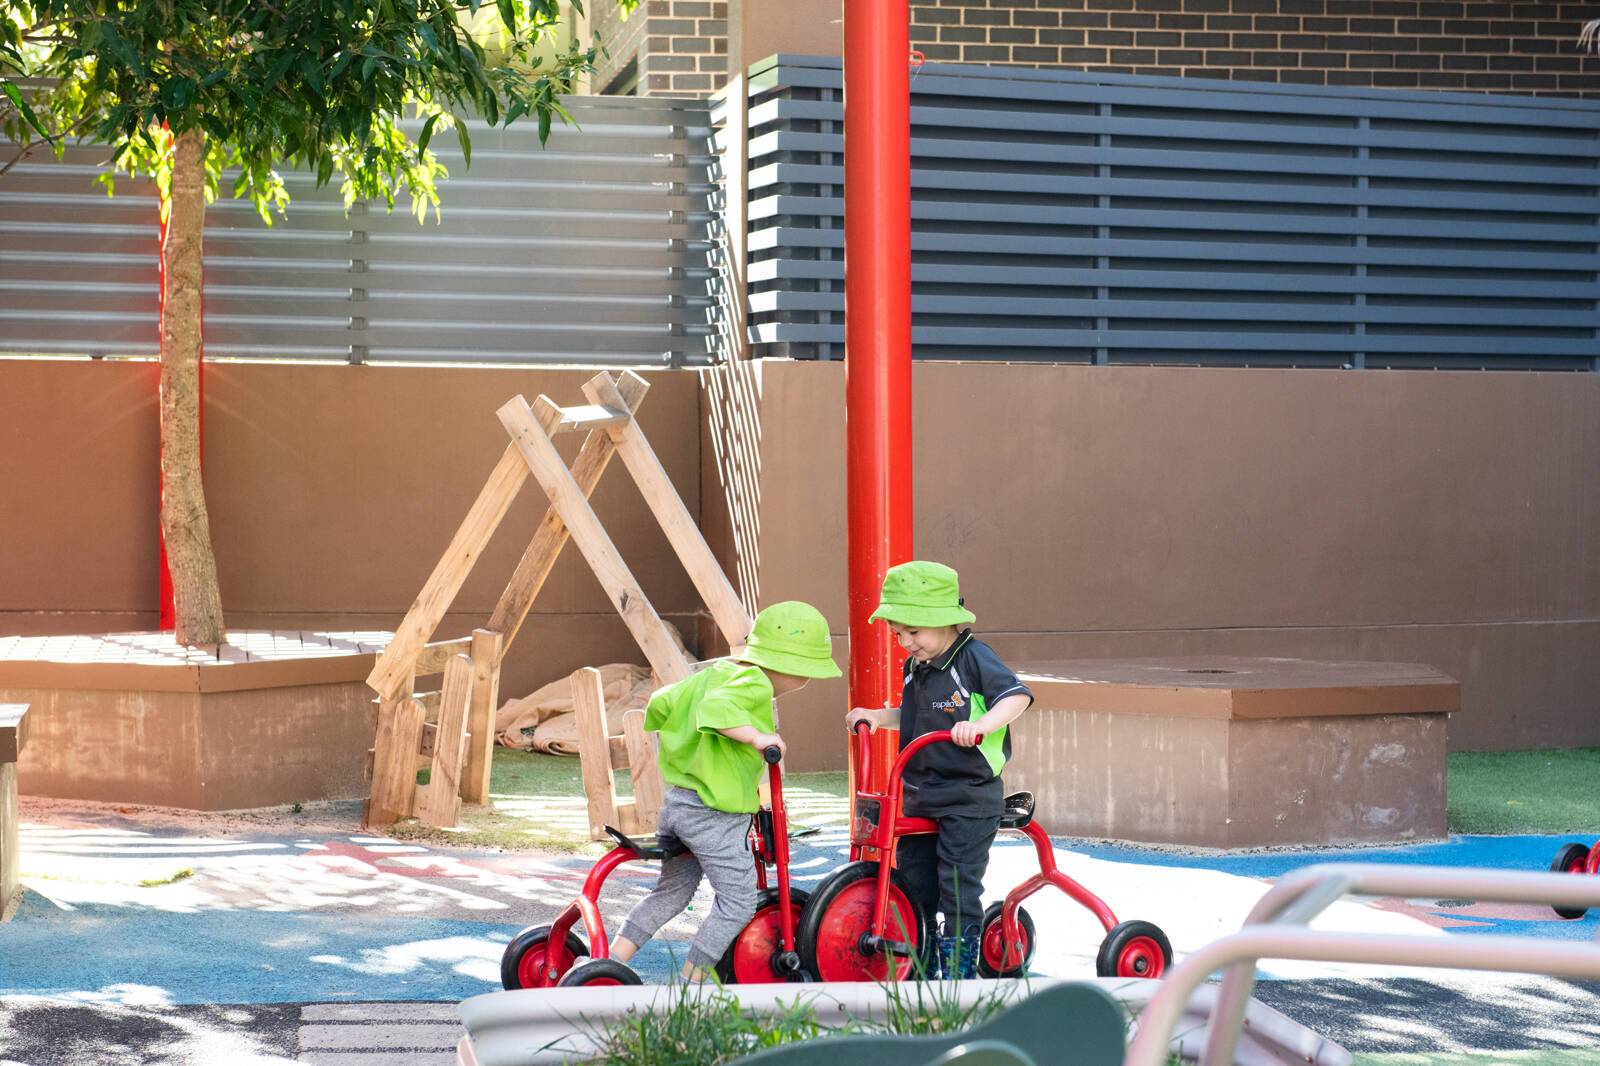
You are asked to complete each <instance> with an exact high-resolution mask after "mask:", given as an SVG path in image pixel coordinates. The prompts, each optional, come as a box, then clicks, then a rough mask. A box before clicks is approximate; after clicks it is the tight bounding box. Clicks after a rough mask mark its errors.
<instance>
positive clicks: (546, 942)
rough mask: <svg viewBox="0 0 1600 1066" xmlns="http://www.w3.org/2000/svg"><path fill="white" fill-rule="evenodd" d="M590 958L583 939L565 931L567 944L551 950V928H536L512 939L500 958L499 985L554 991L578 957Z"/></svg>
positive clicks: (541, 926) (569, 931)
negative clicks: (587, 956) (585, 956)
mask: <svg viewBox="0 0 1600 1066" xmlns="http://www.w3.org/2000/svg"><path fill="white" fill-rule="evenodd" d="M587 954H589V947H588V945H586V944H585V943H584V942H583V938H582V937H580V936H578V934H577V933H574V932H573V931H572V930H570V929H569V930H567V936H566V944H565V946H564V947H557V948H555V949H554V950H552V949H551V947H550V927H549V926H548V925H535V926H531V927H529V928H527V929H524V930H523V931H522V932H520V933H518V934H517V935H516V936H514V937H512V938H511V943H509V944H507V945H506V950H505V953H504V954H503V955H501V956H500V984H501V985H502V986H503V987H505V988H508V989H517V988H554V987H555V985H556V982H557V981H559V980H561V978H562V976H563V975H564V974H565V973H566V972H567V971H568V970H570V969H572V964H573V963H574V962H576V961H577V960H578V958H579V957H581V956H584V955H587Z"/></svg>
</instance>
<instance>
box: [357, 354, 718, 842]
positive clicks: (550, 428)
mask: <svg viewBox="0 0 1600 1066" xmlns="http://www.w3.org/2000/svg"><path fill="white" fill-rule="evenodd" d="M649 388H650V386H649V384H648V383H647V382H646V381H645V380H644V379H643V378H641V377H640V376H639V375H637V374H635V373H633V372H632V371H624V372H623V373H621V374H619V375H616V376H613V375H611V374H609V373H601V374H597V375H596V376H595V377H593V378H591V379H590V380H589V381H588V382H587V383H586V384H585V385H584V386H583V393H584V396H585V398H586V399H587V400H588V401H589V402H588V403H587V404H585V405H582V406H575V407H567V408H562V407H558V406H556V404H555V403H553V402H552V401H551V400H549V399H548V398H547V397H544V396H540V397H539V398H538V399H536V400H535V401H534V402H533V403H532V404H531V405H530V404H529V403H528V402H527V401H526V400H525V399H523V398H522V397H521V396H516V397H513V398H512V399H511V400H510V401H509V402H507V403H506V404H505V405H504V406H502V407H501V408H500V410H499V411H498V412H496V414H497V415H498V417H499V419H500V423H501V424H502V425H503V426H504V427H505V429H506V432H507V433H508V434H510V436H511V443H510V444H509V445H507V447H506V450H505V453H504V454H503V455H501V457H500V461H499V462H498V463H497V464H496V465H495V468H494V470H493V472H491V473H490V475H489V479H488V481H487V482H485V484H484V486H483V489H482V491H480V492H479V493H478V498H477V499H476V500H475V501H474V502H473V504H472V507H471V508H470V509H469V510H468V511H467V516H466V518H465V519H463V520H462V522H461V526H460V528H458V529H457V530H456V534H455V536H454V537H453V538H452V539H451V541H450V545H449V547H447V548H446V549H445V552H444V555H443V556H442V557H441V558H440V559H439V563H438V565H437V566H435V567H434V569H433V573H432V574H430V575H429V577H428V580H427V582H426V583H425V584H424V585H423V587H422V591H421V593H419V594H418V596H417V598H416V601H415V602H413V603H412V605H411V608H410V610H408V611H407V612H406V616H405V619H404V620H403V621H402V622H401V623H400V627H399V629H398V630H397V631H396V632H395V635H394V639H393V640H392V641H390V642H389V645H388V647H387V648H385V649H384V652H383V654H381V655H380V656H378V660H377V663H376V664H375V665H374V667H373V669H372V673H371V674H370V675H369V676H368V677H367V684H368V685H369V686H370V687H371V688H372V689H373V690H374V691H375V692H376V693H377V694H378V727H377V738H376V741H375V745H374V749H373V761H372V791H371V796H370V798H369V799H368V801H367V806H366V810H365V812H364V814H363V817H362V823H363V824H364V825H366V826H369V827H378V826H385V825H389V824H392V823H393V822H394V821H396V820H397V819H399V818H404V817H408V816H413V815H414V816H416V817H417V818H420V819H421V820H423V821H425V822H428V823H430V824H432V825H438V826H449V825H454V824H455V823H456V821H457V819H458V817H459V815H460V805H461V803H462V801H465V802H467V803H478V804H481V803H487V802H488V800H489V769H490V755H491V752H492V750H493V745H494V715H495V709H496V707H497V705H498V699H499V679H500V664H501V662H502V661H503V660H504V658H505V654H506V650H507V649H508V648H509V647H510V645H511V642H512V640H514V639H515V638H516V635H517V631H518V630H519V629H520V628H521V626H522V623H523V620H524V619H526V618H527V615H528V611H529V609H530V608H531V607H532V606H533V601H534V600H535V599H536V598H537V597H538V595H539V590H540V589H541V588H542V587H543V585H544V582H545V579H546V578H547V577H549V575H550V570H551V568H552V567H553V566H554V565H555V561H556V558H557V556H559V555H560V554H561V549H562V547H563V546H565V544H566V542H567V539H568V538H569V537H570V538H571V539H572V540H573V541H574V542H575V543H576V544H577V546H578V550H579V552H581V553H582V555H583V557H584V559H585V561H587V562H588V564H589V566H590V568H591V569H592V570H593V571H594V574H595V577H596V578H598V579H599V581H600V585H601V587H602V588H604V589H605V592H606V595H607V597H609V598H610V600H611V602H612V604H613V605H614V606H615V607H616V608H617V612H618V613H619V614H620V615H621V616H622V620H623V622H624V623H625V624H626V625H627V627H628V631H629V632H630V633H632V634H633V637H634V639H635V640H636V641H637V642H638V644H639V647H640V648H641V649H642V650H643V651H644V654H645V658H646V660H647V661H648V662H649V663H650V667H651V669H652V670H653V671H654V673H655V675H656V677H657V678H658V679H659V680H660V681H661V682H662V683H664V684H670V683H671V682H674V681H678V680H681V679H683V678H685V677H687V676H689V674H690V672H691V670H692V663H691V662H690V660H689V657H688V656H687V655H686V654H685V653H684V651H683V647H682V645H681V644H680V643H679V642H678V641H677V640H676V639H675V638H674V636H673V634H672V631H671V630H670V628H669V627H668V626H667V624H666V623H665V622H663V621H662V620H661V616H660V615H658V614H657V613H656V610H655V608H654V607H652V606H651V605H650V601H649V599H648V598H646V596H645V594H644V592H643V590H642V589H640V587H639V583H638V581H637V580H635V579H634V576H633V574H632V572H631V571H629V569H628V565H627V563H625V562H624V561H623V559H622V556H621V555H620V554H619V553H618V552H617V548H616V545H615V544H613V543H612V541H611V537H610V536H609V535H608V534H607V533H606V530H605V527H604V526H603V525H602V524H601V522H600V519H599V518H598V517H597V516H596V515H595V512H594V508H593V507H591V506H590V504H589V496H590V494H591V493H592V492H593V491H594V488H595V485H597V484H598V483H599V481H600V475H601V474H603V473H604V472H605V469H606V465H607V464H608V463H610V461H611V457H612V455H613V454H615V455H619V456H621V457H622V462H623V465H624V466H625V467H627V469H628V473H629V474H631V475H632V476H633V480H634V482H635V483H636V484H637V485H638V486H639V491H640V493H641V494H642V495H643V497H644V500H645V503H646V504H647V505H648V506H649V508H650V511H651V513H653V514H654V515H655V517H656V521H657V522H659V523H660V524H661V528H662V531H663V532H664V533H665V534H666V536H667V540H668V542H669V543H670V544H671V545H672V547H673V550H674V551H675V552H676V553H677V555H678V558H679V559H680V560H681V561H682V562H683V565H684V568H685V569H686V570H687V571H688V574H689V579H690V581H692V582H693V584H694V586H695V589H696V590H697V591H698V592H699V593H700V597H701V599H702V600H703V601H704V602H705V604H706V607H707V608H708V609H709V611H710V613H711V617H712V620H713V621H714V622H715V623H716V626H717V628H718V630H719V631H720V632H721V633H722V636H723V639H724V640H726V641H727V642H728V644H729V646H730V647H736V646H739V645H742V644H743V643H744V642H745V640H746V639H747V638H748V637H749V635H750V617H749V615H748V614H747V613H746V612H745V609H744V606H743V604H741V603H740V602H739V597H738V595H737V594H736V593H735V592H734V590H733V586H732V585H731V584H730V583H729V582H728V578H727V575H725V574H724V573H723V572H722V568H721V567H720V566H719V565H718V564H717V561H716V558H715V557H714V556H713V555H712V554H711V549H710V548H709V547H708V546H707V544H706V542H705V538H704V537H703V536H702V535H701V533H700V529H699V527H698V526H697V525H696V524H695V521H694V518H693V516H691V515H690V514H689V511H688V508H686V507H685V506H684V504H683V500H682V499H681V498H680V497H679V496H678V493H677V490H676V489H674V488H673V486H672V481H671V479H670V478H669V477H668V476H667V472H666V470H665V469H664V468H663V467H662V465H661V461H660V460H659V459H658V458H657V457H656V453H655V451H654V450H653V449H652V448H651V447H650V442H649V441H648V440H647V439H646V438H645V435H644V431H643V430H642V429H640V428H639V424H638V422H637V421H635V419H634V415H635V413H636V412H637V411H638V409H639V405H640V403H642V402H643V400H644V397H645V393H646V392H648V391H649ZM579 431H583V432H586V434H587V435H586V436H585V438H584V441H583V445H582V447H581V448H580V449H579V450H578V455H577V458H576V459H575V460H574V462H573V464H572V466H571V467H570V468H568V466H567V465H566V463H565V462H563V461H562V459H561V456H560V454H559V453H558V452H557V451H556V446H555V443H554V441H553V440H552V439H551V438H552V437H553V436H554V435H555V434H558V433H568V432H579ZM529 474H532V475H533V478H534V480H535V481H537V482H538V484H539V486H540V488H542V489H543V490H544V493H545V495H546V496H547V497H548V498H549V500H550V506H549V508H548V510H546V511H545V515H544V518H543V520H542V521H541V522H540V523H539V526H538V528H537V529H536V530H535V532H534V535H533V539H532V540H531V541H530V542H529V544H528V548H527V550H526V551H525V552H523V555H522V559H521V561H520V562H519V563H518V564H517V568H516V571H515V572H514V573H513V574H512V576H511V580H510V581H509V582H508V583H507V585H506V587H505V591H504V592H503V593H502V594H501V596H500V601H499V603H497V604H496V605H495V609H494V612H493V613H492V614H491V615H490V617H489V621H488V623H487V625H486V626H484V627H483V628H482V629H478V630H475V631H474V632H473V634H472V636H470V637H463V638H460V639H458V640H446V641H438V642H433V643H430V641H431V640H432V637H433V634H434V630H435V629H436V628H437V627H438V625H439V622H440V620H441V619H443V618H444V615H445V612H446V611H447V610H448V609H449V607H450V605H451V603H452V602H453V601H454V599H455V597H456V594H457V593H458V592H459V591H460V590H461V586H462V583H463V582H464V581H465V580H466V578H467V575H468V574H469V573H470V572H471V571H472V567H473V565H474V564H475V563H476V562H477V560H478V556H479V555H480V554H482V552H483V549H484V547H485V546H486V545H487V544H488V543H489V538H490V537H491V536H492V535H493V534H494V531H495V529H496V528H497V527H498V526H499V524H500V521H501V519H503V518H504V517H505V514H506V511H507V510H508V509H509V508H510V506H511V501H512V500H513V499H515V498H516V495H517V493H518V492H519V491H520V490H521V488H522V485H523V483H524V482H525V481H526V480H527V478H528V475H529ZM438 674H443V675H444V684H443V688H442V689H441V690H439V691H434V692H422V693H419V692H416V691H415V689H416V684H417V679H418V678H421V677H428V676H432V675H438ZM579 698H587V694H583V695H580V697H579ZM630 739H632V741H633V742H632V744H631V745H630V744H628V743H623V742H622V738H615V740H616V741H617V742H615V743H610V744H609V745H608V750H610V751H611V752H613V753H614V754H613V756H612V757H613V760H614V765H619V766H625V765H628V760H629V748H630V747H632V748H634V749H635V751H634V762H635V764H636V765H635V771H636V772H638V771H639V770H640V769H644V770H645V771H646V772H648V773H651V774H654V772H655V770H654V765H653V752H654V744H653V742H652V743H649V744H648V745H647V748H648V751H646V750H645V748H642V747H641V746H640V744H641V742H640V739H639V738H630ZM643 761H648V762H649V763H650V765H649V766H648V767H643V768H641V767H639V766H638V765H637V763H639V762H643ZM423 767H427V768H429V770H430V775H429V783H428V784H427V785H418V784H417V772H418V770H419V769H421V768H423ZM659 791H660V790H659V788H654V789H651V788H648V787H647V788H646V789H645V790H644V795H645V797H649V796H652V795H659ZM618 814H619V817H621V820H623V821H624V822H627V823H631V825H630V828H639V827H641V825H642V823H643V822H646V821H648V822H653V820H654V812H653V811H650V812H645V811H643V810H634V809H631V808H627V807H626V806H625V805H619V806H618ZM646 814H647V815H648V817H645V818H641V817H640V815H646Z"/></svg>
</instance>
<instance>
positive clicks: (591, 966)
mask: <svg viewBox="0 0 1600 1066" xmlns="http://www.w3.org/2000/svg"><path fill="white" fill-rule="evenodd" d="M642 984H644V982H643V981H642V980H640V979H639V975H638V974H636V973H634V972H633V969H632V968H631V967H629V966H628V965H626V964H625V963H620V962H618V961H617V960H616V959H590V960H589V961H588V962H585V963H580V964H578V965H577V966H574V967H573V968H572V969H570V970H568V971H567V972H566V973H565V974H564V975H563V976H562V978H561V980H560V981H557V982H556V987H557V988H584V987H587V986H590V985H596V986H599V985H642Z"/></svg>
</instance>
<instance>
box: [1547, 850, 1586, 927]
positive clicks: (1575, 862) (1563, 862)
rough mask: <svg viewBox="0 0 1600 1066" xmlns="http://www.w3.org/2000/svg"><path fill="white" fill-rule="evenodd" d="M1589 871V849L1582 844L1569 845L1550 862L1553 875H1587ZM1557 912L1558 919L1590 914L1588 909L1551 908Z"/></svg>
mask: <svg viewBox="0 0 1600 1066" xmlns="http://www.w3.org/2000/svg"><path fill="white" fill-rule="evenodd" d="M1588 869H1589V849H1588V848H1586V847H1584V846H1583V845H1582V844H1568V845H1567V846H1566V847H1564V848H1562V849H1561V850H1560V851H1558V852H1556V857H1555V858H1553V859H1551V860H1550V872H1551V873H1553V874H1586V873H1587V872H1588ZM1550 909H1551V910H1553V911H1555V912H1556V917H1557V918H1582V917H1583V916H1584V915H1585V914H1588V913H1589V908H1588V907H1551V908H1550Z"/></svg>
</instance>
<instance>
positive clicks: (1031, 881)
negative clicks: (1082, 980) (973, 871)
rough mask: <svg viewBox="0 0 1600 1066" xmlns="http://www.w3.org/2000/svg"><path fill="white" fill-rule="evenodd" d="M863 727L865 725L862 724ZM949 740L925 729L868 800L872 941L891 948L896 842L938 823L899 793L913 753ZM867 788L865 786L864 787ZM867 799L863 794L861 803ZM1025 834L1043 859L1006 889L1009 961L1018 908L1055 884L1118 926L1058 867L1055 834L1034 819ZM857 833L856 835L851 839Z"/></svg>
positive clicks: (860, 741)
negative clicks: (874, 876)
mask: <svg viewBox="0 0 1600 1066" xmlns="http://www.w3.org/2000/svg"><path fill="white" fill-rule="evenodd" d="M860 725H861V726H864V725H865V723H860ZM949 739H950V734H949V733H948V732H946V731H944V730H940V731H938V732H934V733H926V734H924V735H922V736H920V737H917V738H916V739H915V740H913V741H912V742H911V743H910V744H907V745H906V746H905V748H904V749H903V750H902V751H901V752H900V757H899V758H898V759H896V760H895V765H894V770H893V771H892V776H891V778H890V781H889V788H888V789H887V790H886V791H885V792H884V793H882V794H869V795H867V796H866V797H865V798H868V799H873V800H877V801H878V803H879V807H878V827H877V832H876V833H874V834H873V836H872V839H871V842H870V844H866V845H864V846H867V847H872V848H875V849H877V852H878V884H877V895H876V897H875V898H874V900H873V911H872V934H871V935H872V940H871V943H873V944H876V945H880V946H886V945H888V944H890V943H891V941H889V940H887V939H886V937H887V936H888V931H889V871H890V868H891V866H892V865H893V858H894V845H895V841H896V840H897V839H898V838H899V837H902V836H912V835H915V834H918V833H937V832H938V831H939V823H938V822H936V821H934V820H933V819H931V818H902V817H900V793H901V782H902V780H903V776H904V772H905V767H906V764H907V763H909V762H910V761H911V758H912V756H914V755H916V753H917V752H919V751H921V750H922V749H923V748H925V747H927V746H928V745H929V744H936V743H939V742H940V741H947V740H949ZM856 741H857V767H858V773H860V772H863V771H862V769H861V768H864V767H865V765H866V760H865V756H866V746H867V731H866V729H865V728H858V729H857V730H856ZM868 787H870V785H869V786H868ZM863 791H864V790H863ZM861 798H863V797H862V796H861V795H860V793H859V792H858V797H857V806H858V807H859V806H860V800H861ZM1021 831H1022V833H1023V834H1024V835H1025V836H1027V837H1028V839H1029V840H1032V841H1033V848H1034V851H1035V852H1036V853H1037V854H1038V857H1039V872H1038V873H1036V874H1034V875H1033V876H1032V877H1030V878H1028V879H1027V880H1026V881H1024V882H1022V884H1020V885H1018V886H1017V887H1016V888H1013V889H1012V890H1011V891H1010V892H1008V893H1006V898H1005V903H1004V904H1003V905H1002V906H1001V909H1000V922H1001V925H1000V931H1001V935H1002V936H1003V937H1004V938H1005V944H1006V950H1005V955H1006V960H1007V962H1008V963H1010V964H1015V963H1016V962H1018V961H1020V960H1015V959H1012V957H1011V955H1012V950H1013V945H1016V944H1018V943H1020V942H1021V930H1020V928H1019V925H1018V922H1017V908H1018V906H1020V905H1021V903H1022V901H1023V900H1025V899H1027V898H1028V897H1029V896H1031V895H1033V894H1034V893H1035V892H1037V891H1039V890H1040V889H1041V888H1043V887H1044V886H1045V885H1054V886H1055V887H1056V888H1059V889H1060V890H1061V891H1063V892H1065V893H1066V894H1067V895H1068V896H1070V897H1071V898H1072V899H1073V900H1075V901H1076V902H1077V903H1079V904H1080V905H1082V906H1083V907H1085V908H1087V909H1088V910H1089V912H1090V913H1092V914H1093V915H1094V916H1095V918H1097V919H1098V920H1099V922H1100V924H1101V925H1102V926H1103V927H1104V928H1105V930H1106V931H1107V932H1110V931H1111V928H1112V926H1114V925H1116V924H1117V916H1116V915H1115V914H1113V913H1111V908H1110V907H1107V906H1106V905H1105V902H1104V901H1103V900H1102V899H1101V898H1100V897H1099V896H1096V895H1095V894H1094V893H1093V892H1090V891H1089V890H1088V889H1087V888H1084V887H1083V886H1082V885H1080V884H1078V882H1076V881H1074V880H1073V879H1072V878H1070V877H1068V876H1067V875H1066V874H1064V873H1062V872H1061V871H1060V870H1059V869H1057V867H1056V854H1055V849H1054V848H1053V847H1051V846H1050V836H1049V834H1047V833H1046V832H1045V831H1044V829H1043V828H1042V827H1040V826H1038V825H1036V824H1035V823H1033V822H1031V821H1030V822H1029V823H1028V824H1027V825H1025V826H1023V827H1022V830H1021ZM854 836H855V834H854V833H852V838H854ZM852 852H853V853H859V850H858V848H857V847H856V846H855V845H854V844H852Z"/></svg>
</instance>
